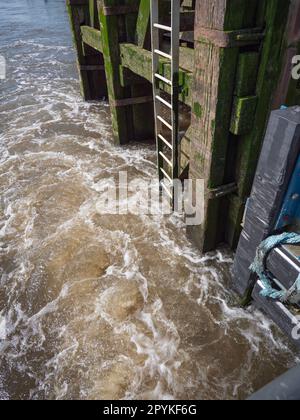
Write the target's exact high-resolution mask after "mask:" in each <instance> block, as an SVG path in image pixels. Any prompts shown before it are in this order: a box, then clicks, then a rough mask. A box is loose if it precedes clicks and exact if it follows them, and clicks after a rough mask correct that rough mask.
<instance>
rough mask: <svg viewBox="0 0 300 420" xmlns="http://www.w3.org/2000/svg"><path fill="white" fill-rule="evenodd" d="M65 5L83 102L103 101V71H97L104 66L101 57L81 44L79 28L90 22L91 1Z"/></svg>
mask: <svg viewBox="0 0 300 420" xmlns="http://www.w3.org/2000/svg"><path fill="white" fill-rule="evenodd" d="M66 4H67V10H68V13H69V17H70V24H71V30H72V33H73V40H74V45H75V48H76V52H77V64H78V69H79V78H80V89H81V94H82V96H83V98H84V99H85V100H99V99H103V98H105V97H106V96H107V86H106V76H105V71H104V70H99V69H97V67H99V68H101V66H103V65H104V62H103V56H102V54H101V53H100V52H98V51H96V50H94V49H93V48H91V47H89V46H87V45H85V44H83V42H82V35H81V26H83V25H88V24H89V23H90V20H91V18H90V6H91V1H89V0H80V1H74V0H67V2H66Z"/></svg>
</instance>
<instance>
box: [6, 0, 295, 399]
mask: <svg viewBox="0 0 300 420" xmlns="http://www.w3.org/2000/svg"><path fill="white" fill-rule="evenodd" d="M0 15H1V22H2V24H1V28H0V54H1V55H2V56H4V57H5V59H6V62H7V78H6V80H1V81H0V124H1V126H0V130H1V131H0V151H1V154H0V188H1V207H0V259H1V266H0V276H1V277H0V278H1V280H0V359H1V365H0V398H1V399H28V398H31V399H89V398H90V399H105V398H106V399H132V398H141V399H150V398H159V399H167V398H171V399H175V398H176V399H202V398H203V399H239V398H245V397H246V396H247V395H249V394H250V393H251V392H252V391H254V390H256V389H258V388H259V387H260V386H262V385H264V384H265V383H266V382H268V381H269V380H271V379H273V378H274V377H275V376H277V375H278V374H279V373H281V372H283V371H284V370H285V369H287V368H288V367H289V366H291V365H293V363H294V362H295V360H296V358H297V355H296V354H295V353H294V352H293V349H292V348H291V347H290V346H289V344H288V342H287V340H286V338H285V337H283V336H282V334H281V333H280V332H279V331H278V329H277V328H276V327H275V326H274V325H273V324H272V323H271V322H270V321H269V320H268V319H267V318H266V317H265V316H264V315H263V314H262V313H260V312H259V311H257V310H256V309H254V308H250V309H249V310H248V311H244V310H242V309H240V308H238V307H237V306H236V305H235V296H234V295H233V293H232V292H231V290H230V280H231V278H230V268H231V266H232V255H231V254H230V253H229V252H228V251H226V250H222V251H219V252H216V253H212V254H209V255H206V256H201V255H200V254H199V253H198V252H197V250H196V249H194V248H193V247H192V245H191V244H190V243H189V242H188V241H187V239H186V237H185V234H184V225H183V223H182V222H181V221H180V220H179V219H176V218H175V217H150V216H147V215H140V216H138V215H122V216H116V215H100V214H98V213H97V211H96V203H97V199H98V195H99V190H100V189H101V187H103V185H105V183H108V182H110V179H111V177H115V176H117V174H118V173H119V171H127V172H128V174H129V177H136V176H138V177H140V178H142V179H145V180H148V179H149V178H154V177H155V176H156V168H155V149H154V147H153V146H151V145H138V144H135V145H130V146H129V147H126V148H125V147H124V148H120V147H115V146H114V145H113V144H112V136H111V126H110V115H109V107H108V105H107V104H106V103H104V102H103V103H85V102H83V100H82V99H81V97H80V93H79V84H78V76H77V72H76V67H75V52H74V49H73V46H72V41H71V34H70V31H69V26H68V25H69V24H68V16H67V13H66V11H65V2H64V0H48V1H47V0H11V1H10V2H9V3H7V2H1V9H0Z"/></svg>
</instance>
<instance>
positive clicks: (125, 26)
mask: <svg viewBox="0 0 300 420" xmlns="http://www.w3.org/2000/svg"><path fill="white" fill-rule="evenodd" d="M138 10H139V0H126V1H125V2H122V1H120V0H101V1H99V0H98V12H99V20H100V26H101V39H102V48H103V54H104V57H105V70H106V76H107V85H108V94H109V102H110V107H111V115H112V126H113V134H114V138H115V142H116V143H117V144H126V143H128V142H130V141H132V140H146V139H149V136H151V137H150V138H153V118H151V115H153V114H152V101H153V98H152V94H151V88H149V86H145V85H141V84H139V83H138V84H136V85H135V84H126V86H125V85H124V81H123V80H122V77H121V75H122V69H121V58H120V44H121V43H126V42H127V43H133V42H134V40H135V35H136V21H137V12H138ZM149 104H150V107H149ZM147 112H150V115H149V114H148V115H149V117H148V118H149V120H148V118H147V120H145V118H143V116H144V115H145V113H147Z"/></svg>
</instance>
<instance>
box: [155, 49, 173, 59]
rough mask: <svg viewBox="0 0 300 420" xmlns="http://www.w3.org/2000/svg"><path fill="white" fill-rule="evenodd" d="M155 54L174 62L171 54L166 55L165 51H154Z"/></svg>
mask: <svg viewBox="0 0 300 420" xmlns="http://www.w3.org/2000/svg"><path fill="white" fill-rule="evenodd" d="M154 53H155V54H157V55H160V56H161V57H164V58H167V59H168V60H171V61H172V56H171V55H170V54H167V53H165V52H163V51H160V50H154Z"/></svg>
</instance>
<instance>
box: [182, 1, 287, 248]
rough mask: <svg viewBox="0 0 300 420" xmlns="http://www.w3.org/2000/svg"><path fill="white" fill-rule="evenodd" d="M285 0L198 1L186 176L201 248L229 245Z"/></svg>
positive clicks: (248, 179)
mask: <svg viewBox="0 0 300 420" xmlns="http://www.w3.org/2000/svg"><path fill="white" fill-rule="evenodd" d="M288 8H289V2H287V1H285V0H265V1H257V0H251V1H246V0H213V1H212V0H210V1H208V0H207V1H206V0H198V1H197V3H196V22H195V70H194V71H195V73H194V97H193V105H192V125H191V128H190V129H189V131H188V133H187V135H188V137H189V139H190V144H191V153H190V178H192V179H204V180H205V185H206V194H205V220H204V223H203V224H202V225H201V226H197V227H191V228H188V233H189V235H190V236H191V238H192V239H193V240H194V241H195V242H196V243H197V245H198V247H199V248H200V249H201V250H203V251H208V250H211V249H214V248H215V247H216V246H217V245H218V244H219V243H220V242H222V241H226V242H227V243H228V244H230V245H231V246H232V247H235V246H236V243H237V240H238V238H239V235H240V232H241V222H242V217H243V212H244V206H245V202H246V199H247V197H248V196H249V194H250V189H251V185H252V181H253V176H254V173H255V169H256V165H257V160H258V156H259V152H260V147H261V142H262V140H263V136H264V132H265V128H266V121H267V118H268V115H269V112H270V109H271V103H272V94H273V93H274V90H275V88H276V84H277V82H278V77H279V73H280V69H281V64H282V62H281V59H282V49H281V46H282V42H283V36H284V35H283V34H284V29H285V26H286V21H287V14H288Z"/></svg>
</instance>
